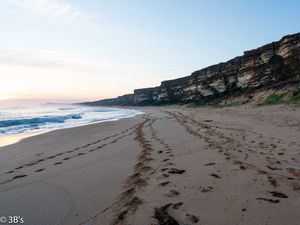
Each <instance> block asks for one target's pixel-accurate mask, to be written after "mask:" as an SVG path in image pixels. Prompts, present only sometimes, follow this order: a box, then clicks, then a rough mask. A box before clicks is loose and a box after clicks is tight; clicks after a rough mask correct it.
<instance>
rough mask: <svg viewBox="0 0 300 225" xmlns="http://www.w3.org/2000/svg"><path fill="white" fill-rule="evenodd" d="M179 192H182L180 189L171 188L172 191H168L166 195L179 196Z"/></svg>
mask: <svg viewBox="0 0 300 225" xmlns="http://www.w3.org/2000/svg"><path fill="white" fill-rule="evenodd" d="M179 194H180V193H179V191H176V190H170V191H167V192H166V193H165V196H167V197H175V196H178V195H179Z"/></svg>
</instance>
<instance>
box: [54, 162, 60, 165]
mask: <svg viewBox="0 0 300 225" xmlns="http://www.w3.org/2000/svg"><path fill="white" fill-rule="evenodd" d="M59 164H62V162H56V163H54V164H53V165H59Z"/></svg>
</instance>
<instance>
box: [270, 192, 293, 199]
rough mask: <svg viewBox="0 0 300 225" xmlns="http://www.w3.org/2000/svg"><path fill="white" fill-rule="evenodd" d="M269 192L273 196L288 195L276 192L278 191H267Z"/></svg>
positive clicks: (285, 196) (281, 196)
mask: <svg viewBox="0 0 300 225" xmlns="http://www.w3.org/2000/svg"><path fill="white" fill-rule="evenodd" d="M269 193H270V194H272V196H273V197H277V198H288V196H287V195H286V194H283V193H281V192H278V191H269Z"/></svg>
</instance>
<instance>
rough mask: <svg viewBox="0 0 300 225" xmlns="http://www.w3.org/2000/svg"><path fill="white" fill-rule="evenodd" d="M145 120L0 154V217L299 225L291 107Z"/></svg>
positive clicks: (87, 128) (71, 131)
mask: <svg viewBox="0 0 300 225" xmlns="http://www.w3.org/2000/svg"><path fill="white" fill-rule="evenodd" d="M143 111H144V113H145V114H143V115H137V116H135V117H131V118H125V119H120V120H118V121H110V122H105V123H96V124H91V125H84V126H80V127H73V128H65V129H60V130H54V131H51V132H47V133H43V134H40V135H37V136H33V137H30V138H26V139H23V140H22V141H20V142H18V143H16V144H13V145H9V146H5V147H2V148H1V151H0V158H1V159H2V160H1V163H0V192H1V195H0V201H1V202H2V204H1V206H0V211H1V213H3V215H4V216H8V215H11V214H12V215H19V216H22V217H23V218H24V221H25V223H24V224H44V225H47V224H49V225H50V224H51V225H53V224H61V225H65V224H83V225H89V224H132V225H139V224H155V225H159V224H161V225H163V224H164V223H163V221H164V219H166V218H167V219H169V220H174V221H176V222H177V223H178V224H224V221H226V223H230V224H241V225H251V224H266V223H269V224H272V225H280V224H283V223H284V224H289V225H297V221H298V219H299V216H298V206H299V201H300V176H299V174H300V170H299V168H298V166H297V165H299V162H300V152H299V146H300V142H299V140H298V139H299V138H298V137H299V135H300V130H299V127H300V119H299V118H300V117H299V115H300V109H299V108H289V107H281V106H270V107H257V108H245V107H241V106H240V107H230V108H217V109H211V108H187V107H181V106H177V107H176V106H167V107H166V106H165V107H143Z"/></svg>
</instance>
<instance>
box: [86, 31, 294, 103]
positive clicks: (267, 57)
mask: <svg viewBox="0 0 300 225" xmlns="http://www.w3.org/2000/svg"><path fill="white" fill-rule="evenodd" d="M299 83H300V33H297V34H293V35H287V36H284V37H283V38H282V39H280V40H279V41H276V42H273V43H270V44H267V45H264V46H262V47H260V48H257V49H254V50H250V51H245V52H244V54H243V55H242V56H238V57H236V58H234V59H231V60H229V61H227V62H224V63H219V64H216V65H213V66H209V67H207V68H204V69H201V70H198V71H195V72H193V73H192V74H191V75H189V76H186V77H182V78H179V79H175V80H167V81H163V82H161V85H160V86H158V87H153V88H144V89H137V90H134V93H133V94H129V95H124V96H120V97H117V98H113V99H105V100H100V101H97V102H93V103H87V104H93V105H154V104H164V103H188V102H195V103H207V102H217V103H219V102H226V101H227V100H228V99H232V98H238V97H241V96H243V97H246V99H247V98H248V99H250V98H252V97H253V96H252V94H255V93H258V92H259V91H265V90H277V91H278V90H281V89H283V88H285V89H286V88H287V87H290V89H289V90H299ZM249 96H250V97H249Z"/></svg>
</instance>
